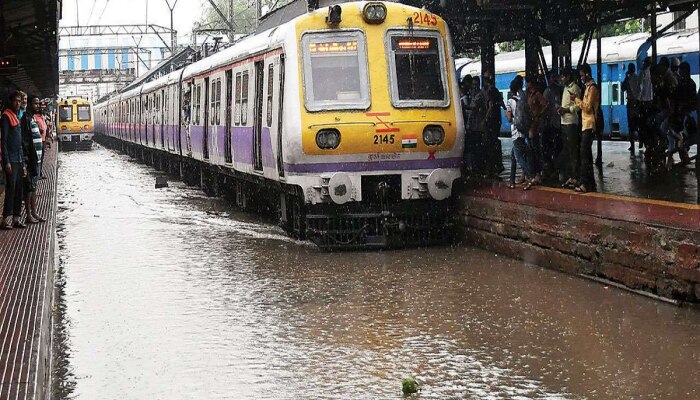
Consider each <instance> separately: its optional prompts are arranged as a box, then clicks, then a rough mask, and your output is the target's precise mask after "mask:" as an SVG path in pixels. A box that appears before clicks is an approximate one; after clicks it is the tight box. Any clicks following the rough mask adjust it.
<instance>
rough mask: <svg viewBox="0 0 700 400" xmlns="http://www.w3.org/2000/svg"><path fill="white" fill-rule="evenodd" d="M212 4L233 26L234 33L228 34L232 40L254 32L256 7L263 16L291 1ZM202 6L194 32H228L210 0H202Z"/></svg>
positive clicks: (229, 0) (220, 1)
mask: <svg viewBox="0 0 700 400" xmlns="http://www.w3.org/2000/svg"><path fill="white" fill-rule="evenodd" d="M213 2H214V3H215V4H216V6H217V7H218V9H219V10H220V11H221V12H222V13H223V14H224V15H225V16H226V18H227V20H229V22H230V23H231V25H232V26H233V29H234V31H233V32H229V37H230V38H232V37H233V35H240V34H244V35H245V34H249V33H251V32H253V31H254V30H255V28H256V27H257V18H258V15H257V14H258V6H259V7H260V11H261V13H262V14H263V15H264V14H265V13H267V12H269V11H270V10H273V9H276V8H278V7H281V6H283V5H286V4H287V3H290V2H291V0H213ZM203 6H204V9H203V10H202V16H201V17H200V19H199V21H197V23H196V24H195V27H194V30H195V31H197V30H201V29H216V30H221V31H224V32H226V31H229V26H228V23H227V22H226V21H224V20H223V19H222V18H221V16H220V15H219V13H218V12H216V10H215V9H214V7H213V6H212V5H211V3H210V0H204V1H203Z"/></svg>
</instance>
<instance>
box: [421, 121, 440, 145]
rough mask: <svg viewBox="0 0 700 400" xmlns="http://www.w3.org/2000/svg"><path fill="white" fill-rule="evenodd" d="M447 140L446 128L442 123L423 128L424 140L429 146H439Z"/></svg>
mask: <svg viewBox="0 0 700 400" xmlns="http://www.w3.org/2000/svg"><path fill="white" fill-rule="evenodd" d="M444 141H445V130H444V129H442V127H441V126H440V125H428V126H426V127H425V129H423V142H425V144H427V145H428V146H437V145H439V144H442V142H444Z"/></svg>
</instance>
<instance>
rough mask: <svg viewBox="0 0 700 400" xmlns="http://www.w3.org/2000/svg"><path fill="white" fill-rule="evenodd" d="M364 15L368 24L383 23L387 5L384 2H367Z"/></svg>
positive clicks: (363, 11)
mask: <svg viewBox="0 0 700 400" xmlns="http://www.w3.org/2000/svg"><path fill="white" fill-rule="evenodd" d="M362 16H363V17H364V19H365V21H366V22H367V23H368V24H381V23H382V22H384V20H385V19H386V6H385V5H384V4H382V3H367V4H366V5H365V8H364V9H363V10H362Z"/></svg>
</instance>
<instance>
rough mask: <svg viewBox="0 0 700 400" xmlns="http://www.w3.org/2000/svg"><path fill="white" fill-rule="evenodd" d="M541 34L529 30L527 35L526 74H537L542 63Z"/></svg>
mask: <svg viewBox="0 0 700 400" xmlns="http://www.w3.org/2000/svg"><path fill="white" fill-rule="evenodd" d="M539 40H540V38H539V36H537V35H536V34H534V33H531V32H529V33H528V34H527V36H526V37H525V75H526V76H537V74H538V72H539V65H540V61H539V59H540V54H539V51H538V47H539V46H538V44H539Z"/></svg>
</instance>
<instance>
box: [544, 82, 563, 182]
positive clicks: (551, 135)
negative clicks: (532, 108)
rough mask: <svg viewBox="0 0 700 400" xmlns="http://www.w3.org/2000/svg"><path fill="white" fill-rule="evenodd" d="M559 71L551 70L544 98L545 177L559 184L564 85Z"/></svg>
mask: <svg viewBox="0 0 700 400" xmlns="http://www.w3.org/2000/svg"><path fill="white" fill-rule="evenodd" d="M559 79H560V78H559V73H558V72H557V71H554V70H553V71H551V72H550V74H549V85H547V89H545V90H544V99H545V100H546V101H547V110H546V111H545V120H544V127H543V129H542V158H543V160H544V171H543V173H544V178H545V180H548V181H550V182H553V183H556V184H559V182H558V181H559V170H560V169H561V162H560V157H559V155H560V154H561V151H562V138H561V117H560V116H559V113H558V108H559V105H560V104H561V96H562V92H563V87H562V85H561V83H560V81H559Z"/></svg>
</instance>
